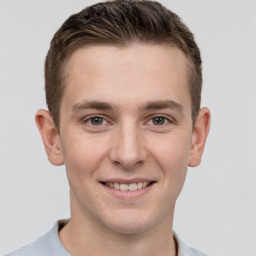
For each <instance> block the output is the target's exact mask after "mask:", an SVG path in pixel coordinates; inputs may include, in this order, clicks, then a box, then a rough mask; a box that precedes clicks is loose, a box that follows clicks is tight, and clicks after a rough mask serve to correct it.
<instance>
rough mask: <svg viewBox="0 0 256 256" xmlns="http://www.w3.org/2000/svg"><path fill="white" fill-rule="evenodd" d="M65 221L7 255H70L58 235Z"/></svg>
mask: <svg viewBox="0 0 256 256" xmlns="http://www.w3.org/2000/svg"><path fill="white" fill-rule="evenodd" d="M64 223H65V221H58V222H56V223H55V225H54V226H53V228H52V229H51V230H50V231H48V232H47V233H46V234H44V235H43V236H41V237H39V238H38V239H37V240H35V241H34V242H32V243H30V244H28V245H26V246H24V247H22V248H20V249H18V250H16V251H14V252H12V253H10V254H7V255H6V256H27V255H31V256H33V255H36V256H49V255H53V256H70V255H69V253H68V252H67V251H66V250H65V248H64V247H63V245H62V243H61V241H60V239H59V236H58V231H59V228H60V226H61V225H64Z"/></svg>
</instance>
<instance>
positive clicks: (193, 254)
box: [173, 232, 207, 256]
mask: <svg viewBox="0 0 256 256" xmlns="http://www.w3.org/2000/svg"><path fill="white" fill-rule="evenodd" d="M173 234H174V239H175V241H176V244H177V249H178V256H207V254H205V253H203V252H200V251H198V250H196V249H193V248H190V247H188V246H187V245H186V244H185V243H184V242H182V241H181V240H180V238H179V236H178V235H177V234H176V233H175V232H173Z"/></svg>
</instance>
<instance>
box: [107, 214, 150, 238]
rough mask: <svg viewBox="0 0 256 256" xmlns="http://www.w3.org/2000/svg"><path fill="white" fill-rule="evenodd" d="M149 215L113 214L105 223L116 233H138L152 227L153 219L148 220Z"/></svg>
mask: <svg viewBox="0 0 256 256" xmlns="http://www.w3.org/2000/svg"><path fill="white" fill-rule="evenodd" d="M150 219H151V218H149V216H145V214H144V215H143V214H133V213H130V214H128V213H127V214H126V216H124V215H122V216H120V215H115V216H112V217H111V219H110V221H107V224H106V223H105V225H106V226H107V227H108V228H109V229H111V230H112V231H114V232H116V233H121V234H138V233H142V232H144V231H146V230H148V229H150V227H152V225H153V222H154V221H150Z"/></svg>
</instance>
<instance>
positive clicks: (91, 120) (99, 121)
mask: <svg viewBox="0 0 256 256" xmlns="http://www.w3.org/2000/svg"><path fill="white" fill-rule="evenodd" d="M86 122H89V123H90V124H91V125H94V126H101V125H104V124H106V123H107V121H106V120H105V119H104V118H102V117H99V116H94V117H90V118H89V119H87V120H86Z"/></svg>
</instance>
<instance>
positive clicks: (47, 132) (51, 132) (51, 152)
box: [35, 109, 64, 165]
mask: <svg viewBox="0 0 256 256" xmlns="http://www.w3.org/2000/svg"><path fill="white" fill-rule="evenodd" d="M35 119H36V124H37V127H38V129H39V132H40V134H41V137H42V140H43V143H44V148H45V151H46V153H47V156H48V160H49V161H50V163H52V164H53V165H62V164H64V160H63V156H62V151H61V143H60V137H59V135H58V131H57V129H56V126H55V124H54V121H53V118H52V115H51V114H50V112H49V111H47V110H43V109H40V110H38V111H37V112H36V116H35Z"/></svg>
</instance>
